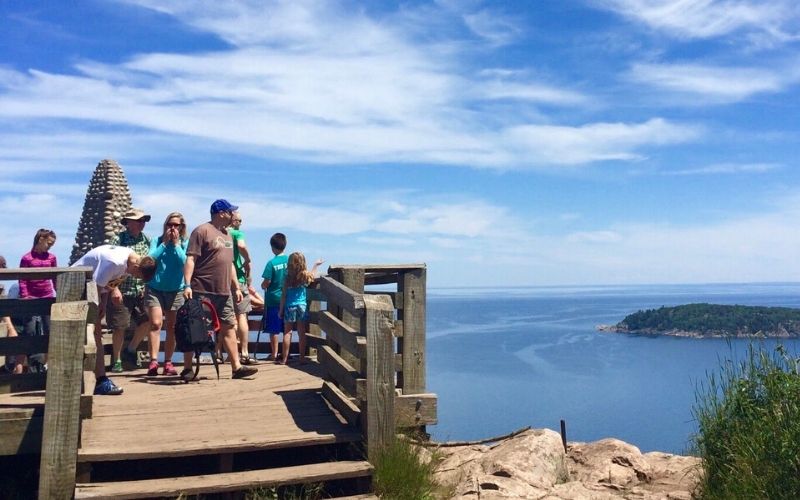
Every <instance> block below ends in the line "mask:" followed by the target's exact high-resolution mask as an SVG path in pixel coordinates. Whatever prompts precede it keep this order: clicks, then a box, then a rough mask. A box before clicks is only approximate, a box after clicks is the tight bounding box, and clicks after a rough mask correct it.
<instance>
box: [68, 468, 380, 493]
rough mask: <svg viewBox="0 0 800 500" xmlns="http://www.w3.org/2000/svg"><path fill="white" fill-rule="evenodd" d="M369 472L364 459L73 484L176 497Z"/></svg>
mask: <svg viewBox="0 0 800 500" xmlns="http://www.w3.org/2000/svg"><path fill="white" fill-rule="evenodd" d="M371 474H372V465H370V463H369V462H366V461H341V462H326V463H319V464H308V465H298V466H292V467H280V468H274V469H262V470H251V471H244V472H225V473H221V474H206V475H202V476H183V477H170V478H164V479H145V480H140V481H119V482H105V483H78V484H77V485H76V486H75V498H76V499H80V498H92V499H105V498H107V499H118V500H123V499H126V498H151V497H176V496H179V495H197V494H200V493H224V492H230V491H241V490H249V489H251V488H258V487H263V486H284V485H292V484H304V483H314V482H322V481H332V480H337V479H351V478H358V477H368V476H370V475H371ZM356 498H358V497H356ZM367 498H369V497H367Z"/></svg>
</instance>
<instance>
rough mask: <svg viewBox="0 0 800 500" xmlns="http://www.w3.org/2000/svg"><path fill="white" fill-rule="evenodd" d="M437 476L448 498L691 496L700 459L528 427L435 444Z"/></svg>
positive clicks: (683, 498)
mask: <svg viewBox="0 0 800 500" xmlns="http://www.w3.org/2000/svg"><path fill="white" fill-rule="evenodd" d="M438 454H439V455H440V457H441V461H440V462H439V463H438V465H437V472H436V476H437V479H438V480H439V482H440V483H442V484H448V485H452V488H453V491H454V496H455V498H476V499H477V498H481V499H487V498H526V499H546V500H559V499H563V500H566V499H598V500H604V499H619V498H636V499H647V500H650V499H652V500H656V499H665V500H666V499H671V500H689V499H690V498H691V497H692V492H693V491H694V489H695V487H696V485H697V480H698V475H699V473H700V461H699V459H697V458H694V457H684V456H679V455H670V454H667V453H659V452H653V453H646V454H642V453H641V452H640V451H639V449H638V448H636V447H635V446H633V445H631V444H628V443H625V442H624V441H620V440H618V439H603V440H600V441H595V442H592V443H571V444H570V445H569V446H568V451H567V452H566V453H565V452H564V447H563V445H562V442H561V437H560V435H559V434H558V433H556V432H554V431H551V430H547V429H538V430H528V431H525V432H523V433H521V434H518V435H516V436H514V437H513V438H509V439H506V440H503V441H500V442H499V443H497V444H495V445H493V446H484V445H471V446H457V447H442V448H439V451H438Z"/></svg>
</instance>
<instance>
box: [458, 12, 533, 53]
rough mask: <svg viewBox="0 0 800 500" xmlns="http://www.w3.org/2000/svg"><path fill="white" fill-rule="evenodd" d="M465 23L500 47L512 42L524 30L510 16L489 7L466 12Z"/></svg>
mask: <svg viewBox="0 0 800 500" xmlns="http://www.w3.org/2000/svg"><path fill="white" fill-rule="evenodd" d="M464 23H465V24H466V25H467V27H468V28H469V29H470V30H472V31H473V32H474V33H475V34H477V35H478V36H480V37H482V38H485V39H486V40H488V41H489V42H490V43H491V44H492V45H494V46H498V47H499V46H502V45H506V44H508V43H511V42H512V41H514V40H515V39H516V38H517V37H518V36H519V35H520V33H521V31H522V30H521V28H520V27H519V26H517V24H516V23H515V22H514V21H513V19H511V18H510V17H508V16H504V15H501V14H498V13H496V12H493V11H490V10H487V9H483V10H480V11H477V12H474V13H471V14H465V15H464Z"/></svg>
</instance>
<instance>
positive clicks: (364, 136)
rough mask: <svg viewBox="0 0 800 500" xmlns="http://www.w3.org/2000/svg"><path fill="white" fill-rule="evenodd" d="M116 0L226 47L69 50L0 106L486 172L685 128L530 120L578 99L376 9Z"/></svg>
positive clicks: (337, 157) (271, 148) (658, 139)
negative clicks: (104, 59)
mask: <svg viewBox="0 0 800 500" xmlns="http://www.w3.org/2000/svg"><path fill="white" fill-rule="evenodd" d="M128 3H133V4H135V5H139V6H142V7H146V8H151V9H156V10H159V11H161V12H164V13H167V14H169V15H172V16H175V17H176V18H177V19H179V20H181V21H182V22H184V23H186V24H188V25H190V26H193V27H195V28H197V29H201V30H206V31H209V32H211V33H214V34H217V35H218V36H219V37H221V38H222V39H224V40H226V41H227V42H229V43H230V44H231V48H230V49H228V50H220V51H214V52H206V53H191V54H167V53H146V54H145V53H143V54H139V55H136V56H134V57H132V58H130V59H129V60H127V61H124V62H121V63H119V64H108V63H100V62H98V61H93V60H82V61H80V62H79V63H78V64H77V65H76V66H75V69H76V70H77V72H78V74H59V73H53V72H45V71H42V70H37V69H33V70H30V71H29V72H26V73H23V72H18V71H13V70H8V69H6V70H4V71H2V72H0V117H4V118H5V119H6V120H5V121H6V122H7V123H8V122H20V123H24V122H25V120H26V119H27V120H29V121H31V122H33V121H37V120H41V119H57V120H72V121H73V122H72V125H75V124H77V123H81V124H112V125H115V126H118V127H134V129H135V130H140V131H141V130H145V131H153V132H154V133H156V134H171V135H173V136H174V137H183V138H186V139H184V140H188V139H189V138H193V139H195V140H197V141H202V142H204V143H206V144H207V145H208V144H217V145H218V147H220V148H224V147H227V148H229V149H231V150H241V148H249V151H248V153H249V154H254V155H269V156H270V157H272V158H287V159H296V160H302V161H309V162H316V163H345V162H347V163H371V162H388V161H391V162H399V163H432V164H447V165H457V166H467V167H488V168H501V169H515V168H530V167H535V168H542V167H547V166H554V165H555V166H558V165H580V164H588V163H592V162H596V161H603V160H608V159H614V160H634V159H638V158H641V157H642V156H643V154H644V153H643V150H646V149H647V148H651V147H657V146H660V145H664V144H672V143H677V142H684V141H691V140H693V139H694V138H695V137H697V133H696V132H697V129H696V128H695V127H693V126H692V125H691V124H688V125H685V124H679V123H670V122H667V121H665V120H661V119H652V120H647V121H644V122H641V123H597V122H592V121H590V120H587V121H585V122H584V123H583V124H582V125H568V126H567V125H558V124H554V123H553V122H552V120H547V121H546V123H545V119H543V118H542V115H541V114H539V113H537V112H536V110H535V107H536V106H550V107H562V108H580V107H582V106H585V105H586V103H587V101H588V100H589V99H588V98H587V96H585V95H584V94H583V93H581V92H580V91H578V90H575V89H571V88H569V85H564V84H563V82H549V81H544V80H542V79H540V78H537V77H535V76H531V75H528V74H526V73H525V72H520V71H509V72H504V71H502V68H480V69H479V70H477V71H476V69H475V68H474V67H473V66H472V65H471V64H468V63H467V62H466V60H467V59H468V58H469V57H468V53H467V52H465V51H467V50H469V49H468V45H460V44H458V43H453V42H452V41H451V40H439V41H436V42H426V43H419V42H418V40H417V39H416V37H417V34H416V33H407V32H404V31H403V30H402V24H401V25H399V26H394V25H392V23H390V22H387V20H389V21H390V20H391V14H387V16H389V17H387V18H372V17H368V16H367V15H366V14H365V13H364V12H362V11H359V10H355V11H354V12H353V11H352V10H351V11H346V10H338V9H336V8H335V4H329V3H327V2H315V1H305V2H299V1H298V2H286V1H278V2H271V3H267V4H262V3H261V2H213V3H202V4H199V5H198V4H197V3H195V2H188V1H182V0H173V1H167V2H154V1H150V0H130V1H129V2H128ZM345 13H347V14H345ZM485 15H486V16H490V14H488V13H487V14H485ZM495 19H502V18H495ZM512 31H513V30H512ZM483 70H489V71H487V72H484V71H483ZM507 101H511V102H514V103H519V104H520V105H512V106H509V107H508V109H504V113H502V117H499V116H498V114H497V113H495V112H494V111H495V109H494V108H493V107H492V106H493V105H494V104H496V103H499V102H507ZM532 107H533V108H532ZM490 124H491V126H489V125H490ZM57 135H58V134H57ZM31 140H34V139H31ZM21 147H23V148H24V147H25V143H24V142H23V143H21ZM92 147H93V146H92V145H90V144H88V143H87V145H86V149H87V150H88V149H90V148H92ZM206 147H208V146H206ZM70 149H71V150H73V151H75V154H80V153H79V152H78V150H79V149H80V148H78V147H76V146H72V147H70ZM92 151H93V155H97V154H98V153H97V149H93V150H92ZM94 157H95V158H96V156H94Z"/></svg>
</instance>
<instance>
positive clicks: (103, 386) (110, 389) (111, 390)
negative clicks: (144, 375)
mask: <svg viewBox="0 0 800 500" xmlns="http://www.w3.org/2000/svg"><path fill="white" fill-rule="evenodd" d="M94 394H95V395H96V396H119V395H120V394H122V387H118V386H117V385H116V384H115V383H114V382H112V381H111V379H110V378H106V379H105V380H103V381H102V382H97V385H95V386H94Z"/></svg>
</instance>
